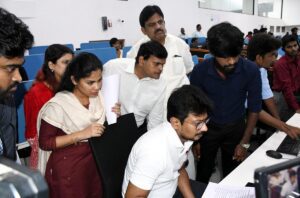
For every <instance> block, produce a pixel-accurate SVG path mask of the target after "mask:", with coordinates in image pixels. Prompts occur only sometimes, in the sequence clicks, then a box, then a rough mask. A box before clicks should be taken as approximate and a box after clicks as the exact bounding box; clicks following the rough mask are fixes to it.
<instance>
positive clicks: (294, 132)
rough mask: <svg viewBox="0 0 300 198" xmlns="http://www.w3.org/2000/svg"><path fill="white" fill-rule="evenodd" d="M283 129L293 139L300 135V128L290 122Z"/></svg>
mask: <svg viewBox="0 0 300 198" xmlns="http://www.w3.org/2000/svg"><path fill="white" fill-rule="evenodd" d="M282 131H283V132H285V133H286V134H287V135H288V136H290V137H291V138H293V139H296V138H298V137H299V136H300V128H298V127H294V126H291V125H288V124H284V126H283V129H282Z"/></svg>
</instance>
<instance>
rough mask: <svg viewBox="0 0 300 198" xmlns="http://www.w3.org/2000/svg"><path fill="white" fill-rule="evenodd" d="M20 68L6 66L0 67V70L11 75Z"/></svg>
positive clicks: (18, 66) (17, 66)
mask: <svg viewBox="0 0 300 198" xmlns="http://www.w3.org/2000/svg"><path fill="white" fill-rule="evenodd" d="M21 67H22V65H8V66H5V67H0V69H1V70H4V71H5V72H6V73H8V74H12V73H14V71H16V69H20V68H21Z"/></svg>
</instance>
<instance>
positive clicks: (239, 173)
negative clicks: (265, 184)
mask: <svg viewBox="0 0 300 198" xmlns="http://www.w3.org/2000/svg"><path fill="white" fill-rule="evenodd" d="M287 123H288V124H290V125H292V126H298V127H300V114H297V113H296V114H295V115H294V116H293V117H291V118H290V119H289V120H288V121H287ZM285 136H286V133H283V132H278V133H274V134H273V135H272V136H271V137H270V138H269V139H267V140H266V141H265V142H264V143H263V144H262V145H261V146H260V147H258V148H257V149H256V150H255V151H254V152H253V153H252V154H251V155H250V156H249V157H248V158H247V159H245V161H243V162H242V163H241V164H240V165H239V166H238V167H237V168H236V169H234V170H233V171H232V172H231V173H230V174H229V175H227V177H225V178H224V179H223V180H222V181H221V182H220V184H228V185H233V186H245V185H246V184H247V183H248V182H251V183H254V170H255V169H256V168H259V167H263V166H270V165H273V164H277V163H280V162H283V161H286V160H288V159H293V158H295V156H292V155H285V154H282V155H283V158H286V159H274V158H270V157H268V156H267V155H266V151H267V150H276V149H277V147H278V146H279V144H280V143H281V142H282V140H283V139H284V138H285Z"/></svg>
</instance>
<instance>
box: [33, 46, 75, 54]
mask: <svg viewBox="0 0 300 198" xmlns="http://www.w3.org/2000/svg"><path fill="white" fill-rule="evenodd" d="M65 46H67V47H68V48H70V49H71V50H72V51H74V46H73V44H65ZM48 47H49V45H43V46H33V47H32V48H30V49H29V50H28V51H29V55H33V54H44V53H45V51H46V49H47V48H48Z"/></svg>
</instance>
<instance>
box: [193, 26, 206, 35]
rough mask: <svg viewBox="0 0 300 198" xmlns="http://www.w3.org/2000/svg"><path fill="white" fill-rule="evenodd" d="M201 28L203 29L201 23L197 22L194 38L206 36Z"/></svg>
mask: <svg viewBox="0 0 300 198" xmlns="http://www.w3.org/2000/svg"><path fill="white" fill-rule="evenodd" d="M201 29H202V27H201V24H197V25H196V31H195V32H193V34H192V38H200V37H205V36H204V34H202V32H201Z"/></svg>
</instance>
